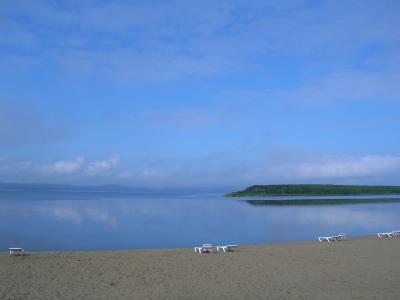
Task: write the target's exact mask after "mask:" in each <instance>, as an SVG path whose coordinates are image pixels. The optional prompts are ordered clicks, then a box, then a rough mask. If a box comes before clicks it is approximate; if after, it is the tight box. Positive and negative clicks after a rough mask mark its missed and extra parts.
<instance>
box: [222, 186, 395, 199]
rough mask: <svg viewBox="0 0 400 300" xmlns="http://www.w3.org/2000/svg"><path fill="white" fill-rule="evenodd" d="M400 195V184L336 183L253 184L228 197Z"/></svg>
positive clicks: (227, 195) (229, 194)
mask: <svg viewBox="0 0 400 300" xmlns="http://www.w3.org/2000/svg"><path fill="white" fill-rule="evenodd" d="M368 195H400V186H384V185H336V184H273V185H252V186H249V187H247V188H245V189H244V190H242V191H238V192H232V193H228V194H225V196H226V197H249V196H250V197H252V196H368Z"/></svg>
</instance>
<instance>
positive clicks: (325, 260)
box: [0, 237, 400, 299]
mask: <svg viewBox="0 0 400 300" xmlns="http://www.w3.org/2000/svg"><path fill="white" fill-rule="evenodd" d="M0 298H1V299H400V238H391V239H382V240H380V239H378V238H375V237H369V238H358V239H352V240H349V241H343V242H335V243H319V242H305V243H294V244H274V245H260V246H242V247H240V248H239V249H238V250H237V251H235V252H232V253H212V254H195V253H194V251H193V250H192V249H176V250H148V251H115V252H74V253H30V254H29V255H27V256H24V257H17V256H16V257H8V255H6V254H3V255H0Z"/></svg>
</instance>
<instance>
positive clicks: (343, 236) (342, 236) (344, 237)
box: [333, 233, 348, 241]
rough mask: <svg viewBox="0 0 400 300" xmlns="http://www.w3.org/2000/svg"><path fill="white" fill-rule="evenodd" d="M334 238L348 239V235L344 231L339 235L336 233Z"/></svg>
mask: <svg viewBox="0 0 400 300" xmlns="http://www.w3.org/2000/svg"><path fill="white" fill-rule="evenodd" d="M333 238H334V239H335V241H345V240H347V239H348V237H347V235H346V234H344V233H339V234H338V235H335V236H334V237H333Z"/></svg>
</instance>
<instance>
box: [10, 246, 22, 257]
mask: <svg viewBox="0 0 400 300" xmlns="http://www.w3.org/2000/svg"><path fill="white" fill-rule="evenodd" d="M8 250H9V251H10V254H9V255H10V256H11V255H14V254H19V255H21V256H24V252H25V250H24V248H8Z"/></svg>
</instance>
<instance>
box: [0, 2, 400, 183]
mask: <svg viewBox="0 0 400 300" xmlns="http://www.w3.org/2000/svg"><path fill="white" fill-rule="evenodd" d="M399 11H400V2H399V1H395V0H393V1H384V0H382V1H302V0H293V1H75V0H70V1H44V0H43V1H36V0H32V1H19V0H12V1H11V0H10V1H8V0H5V1H1V3H0V181H8V182H54V183H68V184H105V183H113V184H124V185H134V186H157V187H164V188H170V187H171V188H177V187H195V188H196V187H198V188H234V189H239V188H241V187H244V186H247V185H251V184H268V183H351V184H399V180H400V118H399V113H400V87H399V83H400V73H399V71H400V30H399V28H400V19H399V18H398V14H399Z"/></svg>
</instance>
